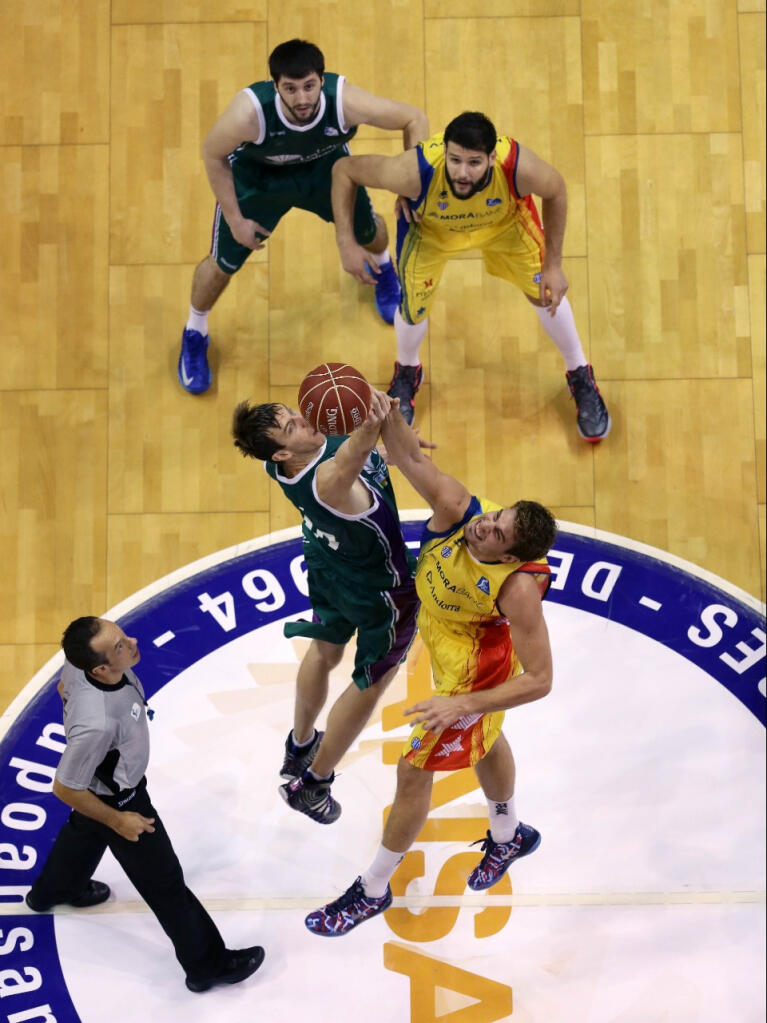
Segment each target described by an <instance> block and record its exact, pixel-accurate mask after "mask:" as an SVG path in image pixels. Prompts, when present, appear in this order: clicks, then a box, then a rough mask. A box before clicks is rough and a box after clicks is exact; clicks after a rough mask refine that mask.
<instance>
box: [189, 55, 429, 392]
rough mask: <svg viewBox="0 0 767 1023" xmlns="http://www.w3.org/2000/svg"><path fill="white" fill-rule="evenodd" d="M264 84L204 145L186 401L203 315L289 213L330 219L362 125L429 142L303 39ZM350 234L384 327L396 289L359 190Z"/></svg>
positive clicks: (415, 113) (403, 111)
mask: <svg viewBox="0 0 767 1023" xmlns="http://www.w3.org/2000/svg"><path fill="white" fill-rule="evenodd" d="M269 73H270V74H271V76H272V80H271V81H264V82H254V83H253V84H252V85H249V86H247V88H245V89H242V90H241V91H240V92H238V93H237V95H236V96H235V97H234V99H233V100H232V101H231V103H230V104H229V106H228V107H227V108H226V110H225V111H224V112H223V114H222V115H221V116H220V117H219V119H218V120H217V121H216V123H215V124H214V125H213V127H212V128H211V130H210V132H209V133H208V136H207V138H206V139H205V142H204V143H203V147H202V153H203V160H204V163H205V170H206V172H207V175H208V180H209V181H210V186H211V188H212V189H213V194H214V195H215V197H216V212H215V218H214V221H213V241H212V245H211V251H210V255H208V256H206V257H205V259H203V260H202V262H201V263H200V264H199V265H198V266H197V268H196V269H195V271H194V277H193V280H192V300H191V307H190V310H189V318H188V320H187V324H186V327H185V328H184V332H183V335H182V338H181V354H180V355H179V360H178V378H179V381H180V382H181V385H182V386H183V387H184V388H186V390H187V391H189V393H190V394H202V393H203V392H204V391H207V390H208V388H209V387H210V385H211V382H212V375H211V371H210V367H209V365H208V358H207V351H208V344H209V336H208V313H209V312H210V310H211V309H212V308H213V306H214V305H215V303H216V301H217V300H218V298H219V296H220V295H221V293H222V291H223V290H224V288H226V286H227V284H228V283H229V281H230V279H231V277H232V275H233V274H235V273H236V272H237V271H238V270H239V269H240V267H241V266H242V264H243V263H244V262H245V260H246V259H247V258H248V256H249V255H250V253H251V252H252V251H253V250H254V249H262V248H264V243H265V241H266V239H267V238H268V237H269V235H270V234H271V233H272V231H273V230H274V229H275V227H276V226H277V224H278V223H279V221H280V220H281V218H282V217H284V216H285V214H286V213H287V212H288V210H290V209H293V208H294V207H295V208H297V209H303V210H309V211H310V212H311V213H315V214H316V215H317V216H318V217H321V218H322V219H323V220H326V221H332V220H333V210H332V207H331V203H330V185H331V171H332V169H333V164H334V163H335V162H336V160H338V159H339V158H340V157H342V156H344V155H346V154H348V152H349V147H348V142H349V141H350V139H352V138H353V137H354V135H355V134H356V132H357V126H358V125H360V124H369V125H373V126H374V127H376V128H388V129H389V130H391V131H401V132H402V138H403V144H404V146H405V148H410V147H411V146H414V145H415V144H416V142H419V141H420V140H421V139H424V138H426V137H427V136H428V134H429V127H428V121H427V120H426V115H425V114H424V113H423V112H422V111H421V110H418V109H417V108H416V107H412V106H408V105H407V104H405V103H397V102H395V101H394V100H390V99H383V98H381V97H379V96H373V95H372V94H371V93H369V92H366V91H365V90H364V89H360V88H359V87H358V86H356V85H350V84H349V83H348V82H346V79H345V78H344V76H343V75H337V74H331V73H330V72H326V71H325V59H324V57H323V55H322V52H321V51H320V50H319V49H318V48H317V47H316V46H315V45H314V44H313V43H309V42H305V41H304V40H301V39H291V40H289V41H288V42H286V43H281V44H280V45H279V46H277V47H276V48H275V49H274V50H273V51H272V53H271V55H270V57H269ZM352 205H353V211H352V213H351V219H352V227H351V231H352V235H353V237H354V239H355V242H356V243H357V244H359V245H360V247H361V251H363V252H364V253H365V259H366V260H367V261H368V262H369V263H371V264H374V265H375V266H376V268H377V270H378V274H377V275H376V296H375V297H376V308H377V309H378V312H379V314H380V316H381V317H382V318H383V319H384V320H385V321H386V322H387V323H391V322H392V320H393V318H394V311H395V309H396V308H397V306H398V305H399V301H400V286H399V280H398V278H397V273H396V271H395V269H394V265H393V263H392V261H391V259H390V257H389V253H388V251H387V248H386V246H387V245H388V240H389V239H388V234H387V231H386V224H385V223H384V221H383V220H382V218H381V217H380V216H379V215H378V214H377V213H376V212H375V211H374V210H373V206H372V204H371V202H370V199H369V198H368V196H367V193H366V192H365V191H364V189H360V191H359V195H358V196H357V198H356V200H355V201H353V203H352Z"/></svg>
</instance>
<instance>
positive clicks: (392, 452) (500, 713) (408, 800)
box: [305, 403, 556, 937]
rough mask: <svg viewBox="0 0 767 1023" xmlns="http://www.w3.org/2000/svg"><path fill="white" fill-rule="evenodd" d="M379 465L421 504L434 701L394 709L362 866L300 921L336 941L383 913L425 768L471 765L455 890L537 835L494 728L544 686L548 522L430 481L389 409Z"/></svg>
mask: <svg viewBox="0 0 767 1023" xmlns="http://www.w3.org/2000/svg"><path fill="white" fill-rule="evenodd" d="M381 437H382V440H383V442H384V444H385V445H386V450H387V452H388V458H389V459H390V461H391V462H393V463H394V464H395V465H397V466H398V467H399V468H400V469H401V471H402V473H403V475H404V476H405V477H406V478H407V479H408V480H409V481H410V482H411V483H412V484H413V486H414V487H415V488H416V490H417V491H418V493H419V494H420V495H421V496H422V497H423V498H425V499H426V500H427V501H428V502H429V504H430V505H431V508H432V510H433V514H432V516H431V518H430V519H429V521H428V522H427V523H426V526H425V528H424V534H423V539H422V542H421V550H420V554H419V557H418V567H417V569H416V588H417V590H418V596H419V597H420V599H421V609H420V611H419V614H418V627H419V629H420V631H421V635H422V637H423V639H424V642H425V643H426V646H427V648H428V650H429V653H430V655H431V661H432V672H433V675H434V683H435V687H436V690H437V691H436V694H435V695H434V696H432V697H431V698H430V699H428V700H426V701H424V702H423V703H417V704H415V706H413V707H410V708H409V709H408V710H406V711H405V713H406V714H415V715H416V717H415V727H414V729H413V732H412V733H411V735H410V738H409V739H408V741H407V743H406V744H405V748H404V750H403V752H402V755H401V757H400V760H399V764H398V766H397V792H396V795H395V798H394V804H393V806H392V809H391V813H390V814H389V818H388V820H387V822H386V827H385V829H384V834H383V841H382V844H381V845H380V846H379V848H378V852H377V854H376V856H375V859H374V860H373V862H372V863H371V865H370V867H369V868H368V869H367V870H366V871H365V872H364V873H363V874H362V875H360V877H358V878H357V880H356V881H355V882H354V883H353V884H352V885H351V886H350V887H349V888H348V889H347V891H346V892H344V894H343V895H342V896H341V897H340V898H338V899H336V900H334V901H333V902H330V903H328V904H327V905H326V906H323V907H321V908H320V909H317V910H315V911H314V912H312V913H310V914H309V915H308V916H307V918H306V921H305V922H306V926H307V927H308V929H309V930H310V931H312V932H314V933H315V934H320V935H323V936H325V937H336V936H338V935H341V934H346V933H347V932H348V931H350V930H352V928H354V927H356V926H357V925H358V924H360V923H362V922H363V921H364V920H367V919H369V918H370V917H373V916H376V915H377V914H378V913H381V912H383V911H384V910H385V909H387V908H388V907H389V906H390V905H391V901H392V894H391V888H390V886H389V881H390V879H391V876H392V874H393V873H394V871H395V870H396V868H397V865H398V864H399V862H400V861H401V859H402V857H403V856H404V855H405V853H406V852H407V850H408V849H409V848H410V846H411V845H412V844H413V842H414V841H415V840H416V838H417V836H418V833H419V832H420V830H421V828H422V827H423V825H424V823H425V821H426V817H427V815H428V812H429V803H430V799H431V790H432V781H433V777H434V771H454V770H460V769H461V768H464V767H473V768H474V770H475V772H476V774H477V777H478V779H479V783H480V786H481V788H482V791H483V792H484V794H485V797H486V799H487V804H488V810H489V815H490V830H489V831H488V832H487V836H486V837H485V839H484V840H480V841H482V851H483V852H484V856H483V857H482V859H481V861H480V862H479V864H478V865H477V866H476V867H475V869H474V870H473V871H472V873H471V874H470V875H469V878H468V881H467V884H468V885H469V887H470V888H472V889H474V890H475V891H482V890H483V889H485V888H489V887H490V886H491V885H493V884H495V883H496V882H497V881H498V880H500V878H501V877H503V875H504V874H505V873H506V871H507V870H508V868H509V867H510V866H511V864H512V863H513V862H514V861H515V860H518V859H521V857H523V856H527V855H529V854H530V853H531V852H533V851H534V850H535V849H537V848H538V845H539V844H540V840H541V836H540V835H539V833H538V832H537V831H536V830H535V828H532V827H530V826H529V825H527V824H522V823H521V822H520V821H519V819H518V818H517V812H516V806H515V802H514V781H515V767H514V758H513V756H512V753H511V749H510V747H509V744H508V742H507V741H506V738H505V737H504V735H503V733H502V731H501V724H502V722H503V717H504V711H505V710H508V709H510V708H512V707H518V706H520V705H521V704H523V703H530V702H532V701H533V700H539V699H541V697H543V696H546V694H547V693H548V692H549V690H550V689H551V682H552V665H551V647H550V645H549V636H548V632H547V629H546V623H545V621H544V618H543V612H542V608H541V599H542V597H543V596H544V594H545V592H546V589H547V587H548V582H549V566H548V564H547V562H546V553H547V551H548V550H549V549H550V547H551V545H552V544H553V543H554V539H555V537H556V523H555V521H554V518H553V517H552V515H551V513H550V512H549V511H547V509H546V508H544V507H542V505H540V504H537V503H536V502H535V501H518V502H517V503H516V504H514V505H512V506H511V507H507V508H501V507H500V506H499V505H497V504H492V503H491V502H489V501H485V500H479V499H477V498H476V497H472V495H471V494H470V493H469V491H468V490H467V489H466V487H464V486H463V484H462V483H459V482H458V480H456V479H455V478H454V477H452V476H448V475H447V474H446V473H443V472H440V471H439V469H437V468H436V466H435V465H434V463H433V462H432V461H431V460H430V459H428V458H426V457H425V456H424V454H423V452H422V451H421V449H420V447H419V444H418V438H417V436H416V434H415V433H414V432H413V430H412V429H411V428H410V427H409V426H408V425H407V423H406V422H405V420H404V418H403V417H402V415H401V414H400V412H399V411H397V407H396V403H393V405H392V410H391V411H390V412H389V414H388V415H387V417H386V419H385V420H384V426H383V429H382V434H381Z"/></svg>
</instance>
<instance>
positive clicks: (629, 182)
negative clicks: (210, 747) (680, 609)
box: [0, 0, 765, 706]
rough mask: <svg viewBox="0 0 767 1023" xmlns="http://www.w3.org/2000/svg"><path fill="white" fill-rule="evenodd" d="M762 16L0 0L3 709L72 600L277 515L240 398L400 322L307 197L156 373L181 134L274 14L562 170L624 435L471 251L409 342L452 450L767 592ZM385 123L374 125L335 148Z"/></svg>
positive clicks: (191, 555) (361, 354) (515, 2)
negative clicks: (582, 396) (191, 341)
mask: <svg viewBox="0 0 767 1023" xmlns="http://www.w3.org/2000/svg"><path fill="white" fill-rule="evenodd" d="M764 35H765V2H764V0H684V2H682V0H647V2H644V3H641V4H640V3H638V2H636V0H629V2H626V0H537V2H536V3H533V2H532V0H460V2H459V0H442V2H441V3H437V2H436V0H391V2H389V3H383V2H381V3H376V4H368V5H360V4H357V3H352V2H351V0H337V2H330V0H328V2H321V0H316V2H310V0H307V2H305V3H303V4H301V5H278V4H276V3H268V2H267V0H111V2H110V0H58V2H57V0H24V2H16V3H4V4H2V5H0V38H1V39H2V42H0V46H1V47H2V54H3V59H2V61H0V86H1V87H0V165H1V167H0V169H1V173H2V184H3V187H2V189H1V190H0V202H1V203H2V225H3V237H4V239H5V242H4V245H3V249H4V253H5V260H6V268H5V271H4V273H3V274H2V278H0V308H1V309H2V322H3V328H4V331H3V333H4V338H3V341H4V343H3V346H2V353H3V354H2V359H0V435H1V436H2V460H0V511H1V513H2V514H1V520H2V527H1V532H0V563H1V564H2V582H1V583H0V612H1V613H0V703H2V706H5V705H7V703H8V702H9V701H10V699H11V698H12V697H13V696H14V695H15V693H17V692H18V691H19V689H20V688H21V687H22V686H23V685H24V684H25V682H26V681H27V680H28V679H29V678H30V677H31V675H32V674H33V673H34V672H35V671H36V670H37V669H38V668H39V667H40V666H41V665H42V664H43V663H44V662H45V661H46V660H47V659H48V658H49V657H50V656H51V655H52V654H53V653H54V652H55V651H56V649H57V644H58V638H59V636H60V634H61V631H62V628H63V627H64V626H65V625H66V624H67V623H68V622H69V621H70V619H71V618H73V617H75V616H77V615H79V614H83V613H101V612H103V611H104V610H105V609H106V608H108V607H111V606H112V605H114V604H115V603H117V602H118V601H119V600H121V599H123V598H125V597H126V596H128V595H129V594H131V593H133V592H135V591H136V590H137V589H139V588H140V587H142V586H144V585H145V584H146V583H148V582H150V581H151V580H153V579H155V578H157V577H159V576H161V575H164V574H165V573H167V572H169V571H171V570H172V569H175V568H177V567H179V566H180V565H183V564H186V563H188V562H190V561H193V560H195V559H197V558H199V557H201V556H203V555H204V554H207V553H210V552H212V551H215V550H218V549H220V548H222V547H226V546H229V545H231V544H233V543H236V542H238V541H241V540H245V539H248V538H250V537H252V536H255V535H261V534H265V533H267V532H269V531H270V530H274V529H278V528H282V527H284V526H287V525H290V524H292V523H293V522H294V521H295V519H294V512H293V510H292V508H290V507H289V506H288V505H287V502H285V500H284V499H283V498H282V496H281V495H280V494H279V493H278V492H277V491H276V490H275V489H274V488H271V489H270V487H269V486H268V485H267V478H266V475H265V474H264V473H263V472H262V471H261V470H260V468H259V467H257V466H255V465H253V464H252V463H251V464H248V463H246V462H245V461H244V460H242V459H240V458H239V457H238V455H237V454H236V452H235V450H234V449H233V447H232V445H231V441H230V438H229V420H230V416H231V411H232V408H233V407H234V405H235V404H236V402H237V401H239V400H240V399H242V398H244V397H250V398H253V399H255V400H270V399H271V400H280V401H285V402H286V403H288V404H291V405H292V404H294V403H295V395H296V391H297V385H298V383H299V381H300V379H301V377H302V376H303V374H304V372H305V371H306V370H308V369H309V368H311V367H312V366H313V365H315V364H316V363H317V362H320V361H322V360H325V359H339V360H343V361H350V362H352V363H354V364H355V365H357V366H358V367H359V368H360V369H361V370H362V371H363V372H364V373H365V374H366V375H367V376H368V377H369V379H370V380H371V381H373V382H375V383H376V384H378V385H379V386H383V385H386V384H387V383H388V380H389V376H390V373H391V365H392V362H393V359H394V354H395V343H394V335H393V331H392V329H391V328H387V327H385V326H384V325H383V324H381V323H380V322H379V321H378V320H377V318H376V315H375V312H374V309H373V303H372V294H371V293H370V292H369V291H367V290H365V289H363V288H361V287H360V286H358V285H357V284H356V283H355V282H354V281H353V280H352V279H351V278H350V277H348V276H347V275H345V274H344V273H343V271H342V270H341V269H340V267H339V263H338V260H337V256H336V249H335V243H334V236H333V231H332V228H331V227H330V226H328V225H325V224H322V223H320V222H319V221H316V220H314V219H312V218H311V217H310V216H308V215H304V214H300V213H296V212H293V213H291V214H290V215H289V216H288V218H287V219H286V220H285V221H284V222H283V223H282V224H281V225H280V228H279V229H278V231H277V232H276V233H275V235H274V237H273V238H272V239H271V240H270V242H269V244H268V247H267V249H266V250H265V251H264V252H262V253H257V254H254V256H253V257H252V258H251V260H250V262H249V264H248V265H247V266H246V268H245V269H244V270H243V271H242V272H241V273H240V274H239V275H237V277H236V278H235V280H234V281H233V283H232V285H231V287H230V288H229V290H228V292H227V293H226V295H225V296H224V298H222V300H221V302H220V304H219V306H218V307H217V308H216V310H215V311H214V313H213V314H212V315H211V336H212V352H213V356H212V362H213V366H214V371H215V378H216V382H215V385H214V387H213V388H212V390H211V391H210V392H209V393H207V394H206V395H204V396H202V397H196V398H195V397H191V396H190V395H188V394H187V393H186V392H184V391H183V390H182V389H181V387H180V386H179V384H178V382H177V380H176V360H177V355H178V343H179V338H180V334H181V329H182V326H183V324H184V322H185V319H186V314H187V308H188V301H189V288H190V279H191V272H192V268H193V266H194V265H195V264H196V263H197V262H198V261H199V260H200V259H201V258H202V256H203V255H204V254H205V252H206V248H207V245H208V241H209V232H210V224H211V219H212V213H213V199H212V195H211V193H210V190H209V187H208V185H207V181H206V179H205V175H204V171H203V167H202V163H201V160H200V157H199V151H200V144H201V140H202V138H203V137H204V135H205V133H206V132H207V130H208V128H209V127H210V125H211V124H212V123H213V121H214V120H215V118H216V117H217V116H218V114H219V113H220V112H221V110H222V109H223V107H224V106H225V105H226V103H227V102H228V101H229V99H230V98H231V97H232V96H233V95H234V93H235V92H236V91H237V90H238V89H239V88H240V87H242V86H244V85H246V84H247V83H249V82H251V81H254V80H256V79H259V78H265V77H267V72H266V59H267V55H268V53H269V51H270V50H271V49H272V48H273V47H274V46H275V45H276V44H277V43H278V42H281V41H283V40H285V39H288V38H291V37H293V36H302V37H305V38H310V39H312V40H313V41H315V42H317V43H318V44H319V45H320V46H321V48H322V49H323V50H324V52H325V56H326V63H327V67H328V69H330V70H335V71H339V72H341V73H344V74H346V75H347V77H348V79H349V80H350V81H352V82H355V83H357V84H359V85H362V86H363V87H365V88H367V89H369V90H371V91H373V92H376V93H378V94H381V95H385V96H391V97H394V98H398V99H401V100H405V101H409V102H411V103H415V104H418V105H420V106H422V107H423V108H424V109H425V110H426V111H427V113H428V115H429V118H430V121H431V125H432V128H433V129H434V130H438V129H439V128H441V127H443V126H444V124H445V123H446V122H447V121H448V120H449V119H450V118H451V117H453V116H454V115H455V114H456V113H459V112H460V111H461V110H463V109H480V110H483V111H484V112H486V113H487V114H488V115H489V116H490V117H491V118H492V119H493V120H494V122H495V123H496V126H497V127H498V128H499V130H501V131H503V132H504V133H507V134H511V135H513V136H515V137H516V138H518V139H519V140H520V141H521V142H522V144H523V145H527V146H528V147H529V148H531V149H533V150H535V151H536V152H537V153H539V154H540V155H541V156H543V157H544V158H545V159H547V160H549V161H550V162H551V163H553V164H554V165H555V166H556V167H558V168H559V169H560V170H561V171H562V173H563V174H564V176H565V178H566V180H567V183H568V188H569V203H570V205H569V221H568V230H567V236H566V240H565V256H566V261H565V268H566V272H567V274H568V276H569V279H570V282H571V288H570V301H571V303H572V306H573V309H574V311H575V315H576V320H577V323H578V325H579V329H580V332H581V336H582V338H583V341H584V345H585V347H586V350H587V351H588V352H589V353H590V357H591V361H592V363H593V365H594V367H595V371H596V374H597V378H598V380H599V382H600V385H601V387H602V390H603V393H604V395H605V396H606V398H607V401H608V403H609V406H610V409H611V412H612V416H613V424H614V425H613V430H612V434H611V436H610V437H609V438H608V440H607V441H605V442H604V443H603V444H602V445H600V446H598V447H592V446H590V445H586V444H584V443H583V442H582V441H581V440H580V439H579V438H578V436H577V434H576V432H575V428H574V414H573V408H572V404H571V402H570V399H569V395H568V393H567V390H566V387H565V381H564V375H563V372H562V367H561V365H560V360H559V356H558V353H557V352H556V350H555V349H554V347H553V345H552V344H551V343H550V342H549V341H548V340H547V339H546V337H545V335H543V333H542V331H541V330H540V329H539V327H538V323H537V320H536V318H535V316H534V314H532V313H531V311H530V310H529V309H528V307H527V304H526V302H525V301H524V299H522V298H521V296H520V295H519V294H517V293H516V292H515V291H514V289H513V288H512V287H511V286H509V285H506V284H504V283H502V282H500V281H498V280H495V279H491V278H489V277H487V276H486V275H484V274H483V272H482V265H481V262H480V261H479V260H477V259H476V258H469V259H462V260H459V261H456V262H454V263H453V264H451V265H450V267H449V268H448V271H447V273H446V275H445V278H444V280H443V284H442V287H441V290H440V293H439V297H438V300H437V303H436V307H435V309H434V314H433V316H432V319H431V327H430V336H429V341H428V344H427V345H426V346H425V348H424V355H425V372H426V379H427V384H426V385H425V387H424V389H423V391H422V394H421V396H420V397H419V403H418V422H419V423H420V426H421V429H422V432H423V433H424V435H426V436H428V437H430V438H432V439H433V440H434V441H436V442H437V444H438V445H439V449H438V451H437V452H436V456H435V457H436V459H437V461H438V463H439V465H440V466H441V467H443V468H445V469H446V470H448V471H451V472H453V473H455V474H456V475H457V476H459V477H460V478H461V479H462V480H464V481H465V482H466V483H467V484H468V485H469V486H470V487H471V489H472V490H473V491H474V492H477V493H482V494H486V495H487V496H488V497H491V498H493V499H496V500H498V501H501V502H504V503H507V502H512V501H514V500H516V499H517V498H518V497H530V498H536V499H538V500H540V501H543V502H544V503H546V504H548V505H549V506H550V507H551V508H552V509H553V510H554V512H555V514H557V515H558V516H559V517H560V518H562V519H566V520H569V521H573V522H578V523H582V524H585V525H587V526H595V527H598V528H600V529H603V530H608V531H610V532H613V533H618V534H621V535H625V536H629V537H632V538H634V539H636V540H639V541H643V542H645V543H648V544H652V545H654V546H656V547H660V548H663V549H665V550H668V551H671V552H672V553H673V554H676V555H678V556H680V557H682V558H685V559H687V560H689V561H691V562H694V563H695V564H697V565H700V566H702V567H703V568H705V569H708V570H709V571H711V572H714V573H716V574H717V575H720V576H723V577H724V578H725V579H727V580H728V581H729V582H731V583H734V584H736V585H737V586H740V587H742V588H743V589H744V590H746V591H748V592H749V593H751V594H755V595H757V596H760V597H761V599H762V600H763V599H764V596H765V574H764V553H765V464H764V461H765V397H764V387H765V154H764V149H765V128H764V123H765V49H764ZM399 145H400V143H399V140H398V139H397V138H396V137H394V136H392V135H390V134H387V133H386V132H381V131H376V130H371V129H363V130H361V131H360V132H359V134H358V137H357V139H356V140H355V143H354V146H353V148H354V151H355V152H357V153H360V152H366V151H368V152H383V153H394V152H396V151H397V150H398V148H399ZM374 199H375V200H376V205H377V207H378V208H379V209H380V210H381V211H382V212H383V213H384V214H385V215H386V217H387V220H388V223H389V225H390V230H393V217H392V204H391V197H388V196H382V195H378V196H375V195H374ZM399 497H400V505H401V507H403V508H408V507H421V506H422V502H420V501H419V500H418V499H417V497H416V496H415V495H414V493H413V492H412V490H410V489H409V488H408V487H407V486H406V485H404V483H403V484H402V485H400V486H399Z"/></svg>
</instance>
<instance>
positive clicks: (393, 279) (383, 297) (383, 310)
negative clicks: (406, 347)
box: [366, 259, 402, 323]
mask: <svg viewBox="0 0 767 1023" xmlns="http://www.w3.org/2000/svg"><path fill="white" fill-rule="evenodd" d="M366 265H367V264H366ZM378 269H379V270H380V271H381V272H380V273H379V274H377V273H376V272H375V271H374V270H371V271H370V273H371V274H372V276H373V277H375V279H376V309H377V310H378V315H379V316H380V317H381V319H382V320H383V321H384V323H394V314H395V313H396V311H397V310H398V309H399V304H400V301H401V299H402V288H401V287H400V283H399V277H398V276H397V271H396V270H395V269H394V260H393V259H390V260H389V262H388V263H386V264H385V265H384V266H379V268H378Z"/></svg>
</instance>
